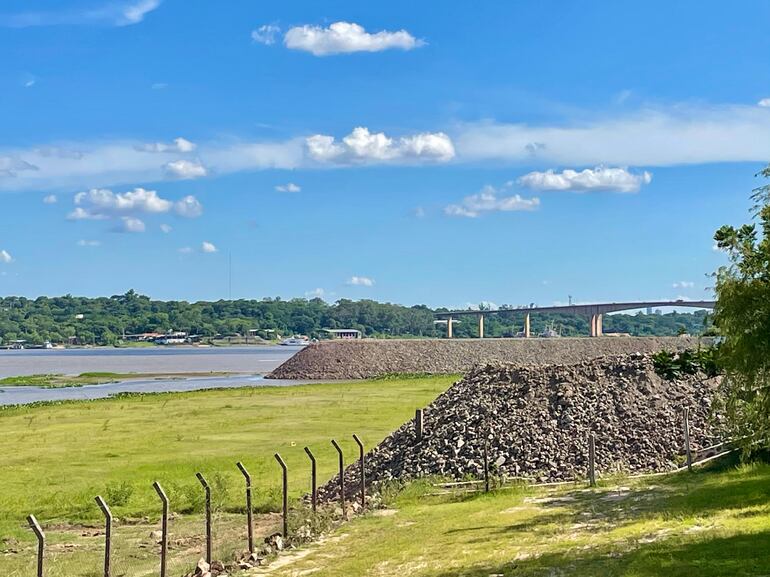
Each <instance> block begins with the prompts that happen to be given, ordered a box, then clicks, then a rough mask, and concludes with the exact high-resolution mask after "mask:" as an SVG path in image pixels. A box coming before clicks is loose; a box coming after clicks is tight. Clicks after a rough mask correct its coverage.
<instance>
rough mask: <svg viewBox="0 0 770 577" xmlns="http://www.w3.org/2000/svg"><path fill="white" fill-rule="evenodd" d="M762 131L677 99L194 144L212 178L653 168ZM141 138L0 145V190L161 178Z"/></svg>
mask: <svg viewBox="0 0 770 577" xmlns="http://www.w3.org/2000/svg"><path fill="white" fill-rule="evenodd" d="M768 134H770V108H763V107H759V106H754V105H752V106H736V105H732V106H721V107H717V106H713V107H693V106H687V105H682V106H675V107H670V108H667V109H659V110H643V111H640V112H636V113H631V114H624V115H623V116H615V117H613V118H606V117H605V118H598V119H596V120H594V121H591V122H581V123H572V124H560V125H555V124H544V125H538V126H530V125H524V124H495V123H488V122H485V123H476V124H464V125H458V126H456V127H455V128H454V129H453V132H451V134H445V133H443V132H432V133H431V132H428V133H425V134H420V135H414V136H406V137H404V138H391V137H388V136H386V135H382V136H379V135H377V134H376V133H375V134H372V133H370V132H369V131H368V130H367V129H365V128H362V129H359V130H357V131H353V132H352V133H351V134H350V135H349V136H348V137H346V138H345V139H342V140H340V141H337V140H335V138H334V137H332V136H328V135H323V134H315V135H311V136H309V137H305V136H297V137H294V138H289V139H286V140H281V141H256V142H254V141H240V140H228V141H223V140H217V141H211V142H201V143H197V144H198V146H197V148H196V154H197V155H198V157H199V158H200V162H201V163H203V166H205V167H211V170H212V171H213V172H215V173H216V174H217V175H221V174H231V173H235V172H239V171H251V170H266V169H287V170H289V169H298V168H312V167H317V166H318V165H319V164H324V165H326V166H334V167H344V166H359V165H361V164H373V163H391V164H407V165H408V164H416V163H419V162H426V161H428V162H430V161H448V160H454V161H455V162H458V163H464V164H474V163H485V164H494V163H499V164H510V163H515V162H521V163H525V162H526V163H532V162H536V163H538V164H539V165H544V164H545V163H548V164H551V165H561V166H575V165H577V166H596V165H605V166H645V167H655V166H674V165H683V164H706V163H716V162H719V163H722V162H767V159H768V158H770V139H768V138H767V135H768ZM346 140H347V142H346ZM145 144H146V143H143V142H137V141H111V142H110V141H101V142H69V143H44V144H38V145H36V146H31V147H29V148H16V149H8V148H5V149H0V190H10V191H23V190H34V191H46V192H58V191H61V190H68V189H71V188H73V187H79V186H81V185H82V183H83V182H88V183H89V185H90V186H93V187H115V186H121V185H125V184H126V183H129V184H130V183H135V182H156V181H159V180H161V179H162V178H163V177H164V175H165V174H164V170H163V162H159V155H156V154H148V153H147V152H144V151H142V150H137V147H139V148H141V147H142V146H143V145H145ZM168 154H172V153H168ZM161 158H162V157H161ZM20 159H23V161H20ZM162 160H163V161H166V160H176V159H175V158H168V159H167V158H162ZM6 177H8V178H6Z"/></svg>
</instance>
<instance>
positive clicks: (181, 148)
mask: <svg viewBox="0 0 770 577" xmlns="http://www.w3.org/2000/svg"><path fill="white" fill-rule="evenodd" d="M196 148H197V146H196V144H195V143H194V142H190V141H189V140H187V139H186V138H182V137H181V136H180V137H178V138H175V139H174V140H173V141H172V142H170V143H168V142H151V143H147V144H140V145H137V146H136V150H139V151H142V152H192V151H193V150H195V149H196Z"/></svg>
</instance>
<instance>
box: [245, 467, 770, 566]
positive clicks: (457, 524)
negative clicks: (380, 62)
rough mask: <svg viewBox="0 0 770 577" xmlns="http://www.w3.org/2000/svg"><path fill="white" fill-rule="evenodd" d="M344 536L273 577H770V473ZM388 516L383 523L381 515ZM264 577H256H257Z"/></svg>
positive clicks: (667, 483) (400, 523) (574, 494)
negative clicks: (304, 576) (299, 576)
mask: <svg viewBox="0 0 770 577" xmlns="http://www.w3.org/2000/svg"><path fill="white" fill-rule="evenodd" d="M432 491H435V489H432V488H430V487H428V486H426V485H413V486H411V487H410V488H409V489H408V490H407V491H406V492H405V493H403V494H401V495H400V496H398V497H397V498H396V499H395V502H394V503H393V510H391V511H386V512H384V513H385V514H382V513H380V514H374V515H371V516H368V517H366V518H361V519H358V520H356V521H354V522H352V523H350V524H348V525H345V526H342V527H341V528H340V529H338V530H337V532H336V533H335V534H334V535H332V536H331V537H330V538H329V539H327V541H326V542H324V543H322V544H320V545H314V546H311V547H309V548H308V549H306V550H304V551H300V552H299V553H295V554H293V555H292V556H289V558H288V559H285V560H283V563H285V565H284V566H283V567H282V568H279V569H273V570H270V571H269V572H270V573H271V574H273V575H275V576H276V577H278V576H281V577H289V576H297V575H307V574H312V575H313V576H314V577H349V576H352V575H355V576H357V577H362V576H368V575H371V576H375V575H376V576H378V577H388V576H394V577H403V576H404V575H409V576H410V577H416V576H424V577H450V576H451V577H455V576H467V577H489V576H493V575H494V576H497V575H500V576H505V577H508V576H530V575H531V576H565V577H566V576H572V575H574V576H594V575H601V576H615V575H618V576H620V575H623V576H636V577H652V576H661V577H685V576H694V575H697V576H699V577H712V576H714V577H715V576H718V575H720V576H722V575H724V576H736V575H741V576H752V575H753V576H760V575H764V576H766V575H770V550H769V549H768V546H769V545H770V466H769V465H764V464H755V465H750V466H736V465H735V464H730V465H727V466H724V465H723V466H722V467H721V469H717V470H715V469H712V470H709V471H698V472H695V473H693V474H679V475H678V476H669V477H665V478H663V477H657V478H653V479H652V480H649V479H648V480H630V479H625V480H623V479H616V480H613V481H605V482H603V483H602V484H601V485H600V487H599V488H597V489H595V490H589V489H587V488H585V487H583V486H568V487H560V488H524V487H522V488H520V489H513V490H499V491H497V492H493V493H490V494H488V495H483V494H480V495H473V496H467V495H466V496H451V497H448V496H432V497H431V496H427V493H429V492H432ZM389 513H392V514H389ZM264 572H267V571H266V570H263V569H260V570H258V571H257V574H259V573H264Z"/></svg>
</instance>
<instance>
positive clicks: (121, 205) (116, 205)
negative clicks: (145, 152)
mask: <svg viewBox="0 0 770 577" xmlns="http://www.w3.org/2000/svg"><path fill="white" fill-rule="evenodd" d="M75 204H76V205H77V206H78V207H80V208H81V210H80V211H78V210H77V209H76V210H75V211H74V212H73V213H71V215H74V214H75V213H77V214H79V215H83V217H84V218H87V217H85V216H84V215H86V214H88V215H92V216H105V217H109V216H111V215H115V214H121V213H123V214H125V213H150V214H158V213H164V212H168V211H169V210H171V207H172V206H173V203H172V202H171V201H170V200H166V199H164V198H161V197H160V196H158V193H157V192H156V191H154V190H146V189H144V188H135V189H134V190H131V191H128V192H123V193H115V192H112V191H111V190H109V189H106V188H92V189H91V190H89V191H88V192H78V193H77V194H76V195H75ZM73 218H75V220H78V218H77V217H75V216H73Z"/></svg>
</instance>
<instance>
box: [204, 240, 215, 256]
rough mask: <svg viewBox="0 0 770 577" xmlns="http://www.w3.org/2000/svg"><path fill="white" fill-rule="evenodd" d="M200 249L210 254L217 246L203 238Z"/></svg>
mask: <svg viewBox="0 0 770 577" xmlns="http://www.w3.org/2000/svg"><path fill="white" fill-rule="evenodd" d="M201 250H202V251H203V252H205V253H209V254H210V253H214V252H217V247H216V246H214V245H213V244H211V243H210V242H208V241H205V240H204V241H203V242H202V243H201Z"/></svg>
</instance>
